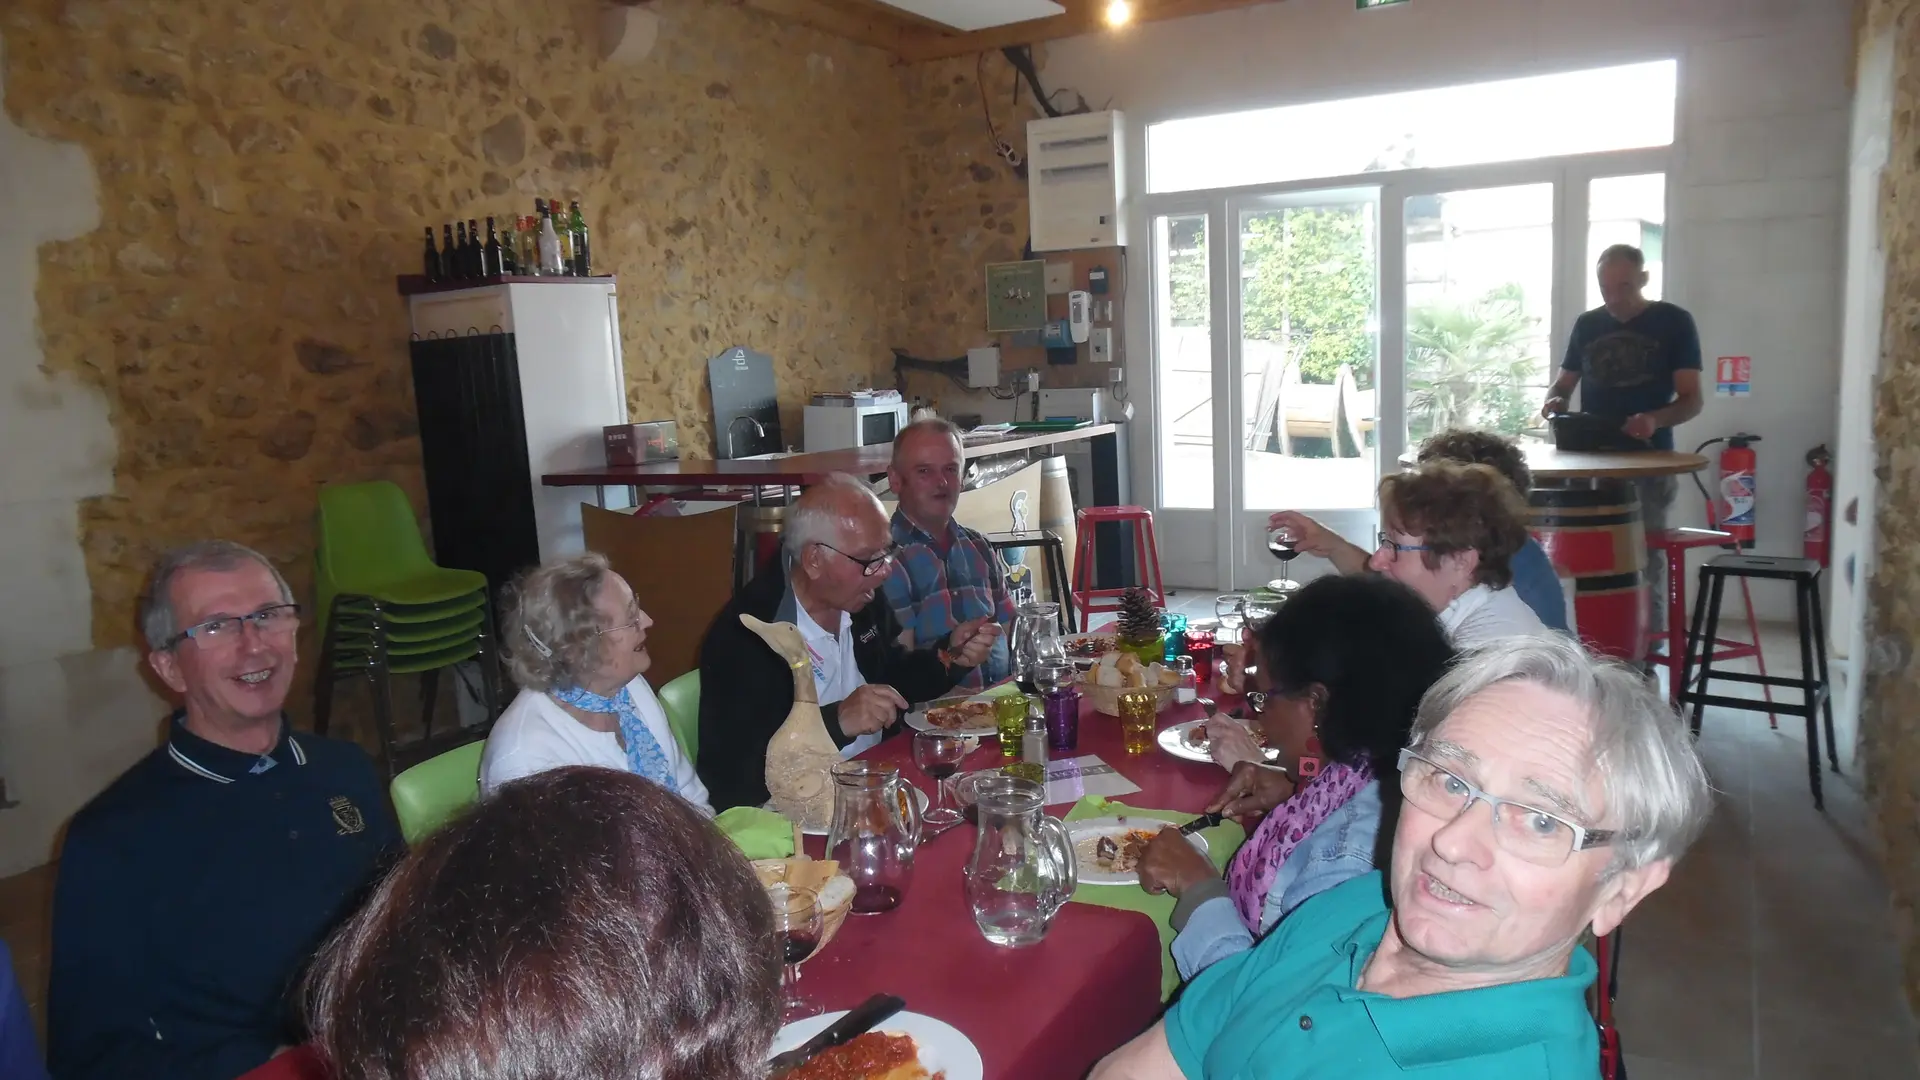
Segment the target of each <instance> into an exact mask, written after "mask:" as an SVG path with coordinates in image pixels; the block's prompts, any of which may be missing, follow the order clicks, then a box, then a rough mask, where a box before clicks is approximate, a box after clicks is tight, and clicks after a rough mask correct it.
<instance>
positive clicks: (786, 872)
mask: <svg viewBox="0 0 1920 1080" xmlns="http://www.w3.org/2000/svg"><path fill="white" fill-rule="evenodd" d="M753 873H754V876H756V877H758V878H759V879H760V884H761V885H763V886H766V885H776V884H779V883H780V882H786V883H787V884H789V885H792V886H795V887H797V888H802V889H811V890H813V891H814V892H815V893H819V894H821V895H822V896H823V897H824V896H825V895H826V891H825V890H827V888H828V885H827V883H828V882H830V881H833V880H834V879H836V878H837V879H839V881H840V882H841V884H840V885H838V886H835V887H834V888H833V890H832V891H834V892H837V893H839V894H841V896H840V902H839V903H837V904H834V905H833V906H831V907H828V908H827V909H826V910H825V911H823V912H822V913H821V920H820V923H821V925H820V944H819V945H818V946H817V947H816V948H815V949H814V950H813V956H819V955H820V954H821V953H823V952H826V951H827V943H828V942H830V941H832V940H833V935H834V934H836V933H839V931H840V925H841V924H842V923H844V922H846V921H847V914H848V913H849V912H851V911H852V910H853V879H852V878H850V877H848V876H847V875H845V874H843V873H841V872H840V864H839V863H837V862H834V861H833V860H832V859H810V858H808V857H807V856H805V855H798V856H795V857H793V858H790V859H755V860H754V861H753ZM813 956H810V957H808V958H807V959H808V960H811V959H813ZM802 963H803V964H804V963H805V961H802Z"/></svg>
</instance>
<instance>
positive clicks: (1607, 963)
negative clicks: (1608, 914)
mask: <svg viewBox="0 0 1920 1080" xmlns="http://www.w3.org/2000/svg"><path fill="white" fill-rule="evenodd" d="M1593 959H1594V963H1595V964H1596V965H1597V966H1598V967H1599V969H1600V970H1599V971H1598V972H1597V973H1596V974H1595V977H1594V980H1593V997H1594V1003H1593V1023H1594V1026H1595V1027H1597V1028H1599V1029H1600V1080H1626V1070H1625V1062H1624V1061H1622V1060H1621V1056H1620V1029H1619V1028H1617V1027H1615V1026H1614V1023H1613V999H1614V998H1615V997H1617V996H1618V995H1619V993H1620V928H1619V927H1614V930H1613V933H1611V934H1608V935H1606V936H1604V937H1598V938H1595V939H1594V942H1593Z"/></svg>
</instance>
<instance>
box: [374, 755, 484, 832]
mask: <svg viewBox="0 0 1920 1080" xmlns="http://www.w3.org/2000/svg"><path fill="white" fill-rule="evenodd" d="M486 749H487V742H486V740H485V739H482V740H480V741H478V742H470V743H467V744H466V745H465V746H459V747H455V748H454V749H452V750H449V751H447V752H446V753H444V754H441V755H440V756H438V757H432V758H428V759H427V760H425V761H423V762H421V763H420V764H418V765H415V766H414V767H413V768H411V769H408V770H407V771H406V772H403V773H401V774H400V775H399V776H396V777H394V778H393V785H392V787H391V789H390V790H391V791H392V793H393V813H394V816H396V817H398V818H399V819H400V835H402V836H404V837H406V838H407V843H408V844H417V843H419V842H420V840H421V838H422V837H424V836H426V835H427V834H428V833H431V832H432V831H434V830H435V829H438V828H439V827H440V826H442V825H445V824H446V823H447V822H449V821H451V820H453V817H454V815H456V814H458V813H459V812H460V811H462V810H465V809H466V808H467V807H469V806H472V805H473V804H474V803H476V802H478V801H479V800H480V758H481V756H482V755H483V754H485V753H486Z"/></svg>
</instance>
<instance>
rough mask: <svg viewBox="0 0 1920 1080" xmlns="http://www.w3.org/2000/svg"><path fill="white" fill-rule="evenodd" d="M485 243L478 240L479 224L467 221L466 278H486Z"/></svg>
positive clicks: (472, 220)
mask: <svg viewBox="0 0 1920 1080" xmlns="http://www.w3.org/2000/svg"><path fill="white" fill-rule="evenodd" d="M486 250H487V242H486V241H485V240H482V239H480V222H479V221H477V220H476V219H474V218H468V219H467V276H468V277H470V278H483V277H486V276H487V256H486Z"/></svg>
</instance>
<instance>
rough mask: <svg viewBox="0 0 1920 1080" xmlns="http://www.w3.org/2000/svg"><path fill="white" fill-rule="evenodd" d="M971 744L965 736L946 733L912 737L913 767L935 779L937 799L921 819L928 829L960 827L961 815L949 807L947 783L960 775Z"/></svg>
mask: <svg viewBox="0 0 1920 1080" xmlns="http://www.w3.org/2000/svg"><path fill="white" fill-rule="evenodd" d="M969 741H970V740H968V739H967V738H966V737H965V736H961V735H954V734H950V733H948V732H945V731H916V732H914V733H913V763H914V764H915V765H918V766H920V771H921V772H923V773H926V774H927V775H928V776H930V777H932V778H933V782H934V789H935V792H936V794H935V797H934V800H933V806H932V807H930V808H929V809H928V810H927V812H926V813H924V814H922V815H920V819H921V820H922V821H925V822H926V823H927V824H929V825H938V826H942V827H945V826H948V825H958V824H959V823H960V811H958V810H956V809H954V808H953V807H952V806H951V805H950V803H951V802H952V799H951V797H950V795H951V793H950V792H949V791H948V790H947V781H948V780H949V779H951V778H952V777H953V774H954V773H957V772H959V771H960V762H962V761H963V760H965V759H966V756H967V751H968V750H969V749H971V747H970V746H969V745H968V743H969Z"/></svg>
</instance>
